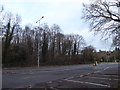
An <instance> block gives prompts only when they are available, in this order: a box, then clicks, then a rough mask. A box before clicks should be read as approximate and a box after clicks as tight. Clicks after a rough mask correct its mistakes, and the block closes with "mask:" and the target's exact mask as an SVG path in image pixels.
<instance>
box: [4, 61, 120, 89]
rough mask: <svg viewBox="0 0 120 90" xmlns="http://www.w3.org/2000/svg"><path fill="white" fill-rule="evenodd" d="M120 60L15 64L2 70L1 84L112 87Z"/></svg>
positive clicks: (19, 86)
mask: <svg viewBox="0 0 120 90" xmlns="http://www.w3.org/2000/svg"><path fill="white" fill-rule="evenodd" d="M119 66H120V63H100V64H98V65H97V66H93V65H92V64H87V65H69V66H49V67H39V68H35V67H34V68H32V67H30V68H12V69H8V68H7V69H3V71H2V88H50V89H56V90H59V88H112V87H113V86H114V85H117V84H118V83H119V82H120V78H119V75H120V73H119V69H118V68H119Z"/></svg>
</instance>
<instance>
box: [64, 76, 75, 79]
mask: <svg viewBox="0 0 120 90" xmlns="http://www.w3.org/2000/svg"><path fill="white" fill-rule="evenodd" d="M72 78H74V77H73V76H72V77H69V78H66V79H64V80H68V79H72Z"/></svg>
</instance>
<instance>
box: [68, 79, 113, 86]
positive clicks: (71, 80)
mask: <svg viewBox="0 0 120 90" xmlns="http://www.w3.org/2000/svg"><path fill="white" fill-rule="evenodd" d="M66 81H68V82H75V83H85V84H92V85H96V86H102V87H111V86H109V85H104V84H98V83H91V82H81V81H75V80H66Z"/></svg>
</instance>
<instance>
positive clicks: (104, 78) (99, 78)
mask: <svg viewBox="0 0 120 90" xmlns="http://www.w3.org/2000/svg"><path fill="white" fill-rule="evenodd" d="M90 78H98V79H107V80H119V79H111V78H101V77H90Z"/></svg>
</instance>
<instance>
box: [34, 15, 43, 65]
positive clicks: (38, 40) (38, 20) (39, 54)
mask: <svg viewBox="0 0 120 90" xmlns="http://www.w3.org/2000/svg"><path fill="white" fill-rule="evenodd" d="M42 18H44V16H42V17H41V18H40V19H39V20H38V21H36V23H38V22H39V27H40V20H41V19H42ZM39 46H40V42H39V37H38V67H39V60H40V47H39Z"/></svg>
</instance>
